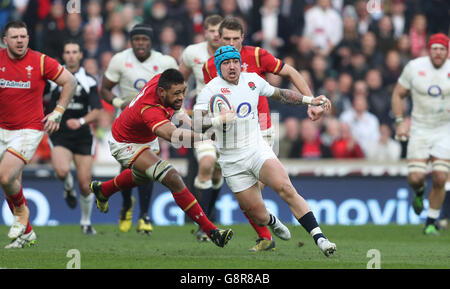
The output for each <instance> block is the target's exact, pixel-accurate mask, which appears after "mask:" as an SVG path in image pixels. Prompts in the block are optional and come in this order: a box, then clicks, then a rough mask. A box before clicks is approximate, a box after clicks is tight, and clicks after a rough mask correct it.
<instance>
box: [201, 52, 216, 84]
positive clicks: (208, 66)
mask: <svg viewBox="0 0 450 289" xmlns="http://www.w3.org/2000/svg"><path fill="white" fill-rule="evenodd" d="M202 71H203V79H204V80H205V84H207V83H208V82H210V81H211V80H212V79H213V78H214V77H216V75H217V71H216V66H215V64H214V57H211V58H210V59H208V61H206V62H205V64H204V65H203V68H202Z"/></svg>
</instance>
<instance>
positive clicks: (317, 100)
mask: <svg viewBox="0 0 450 289" xmlns="http://www.w3.org/2000/svg"><path fill="white" fill-rule="evenodd" d="M311 105H312V106H321V107H322V108H323V109H324V110H325V111H329V110H330V109H331V101H330V100H329V99H328V98H327V97H326V96H325V95H319V96H318V97H314V98H313V99H312V101H311Z"/></svg>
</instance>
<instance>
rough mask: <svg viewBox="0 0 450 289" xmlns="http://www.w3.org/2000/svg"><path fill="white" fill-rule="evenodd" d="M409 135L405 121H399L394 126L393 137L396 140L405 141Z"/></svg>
mask: <svg viewBox="0 0 450 289" xmlns="http://www.w3.org/2000/svg"><path fill="white" fill-rule="evenodd" d="M408 137H409V129H408V126H407V125H406V123H404V122H401V123H399V124H398V125H397V127H396V128H395V139H396V140H398V141H407V140H408Z"/></svg>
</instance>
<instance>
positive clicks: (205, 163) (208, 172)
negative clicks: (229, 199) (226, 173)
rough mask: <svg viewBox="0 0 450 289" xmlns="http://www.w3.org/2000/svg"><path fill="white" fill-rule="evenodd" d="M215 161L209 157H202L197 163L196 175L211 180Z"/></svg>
mask: <svg viewBox="0 0 450 289" xmlns="http://www.w3.org/2000/svg"><path fill="white" fill-rule="evenodd" d="M215 162H216V159H215V158H213V157H211V156H205V157H203V158H202V159H201V160H200V162H199V163H198V175H199V176H200V177H202V178H204V179H205V178H207V179H211V178H212V175H213V172H214V166H215Z"/></svg>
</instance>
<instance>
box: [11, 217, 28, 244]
mask: <svg viewBox="0 0 450 289" xmlns="http://www.w3.org/2000/svg"><path fill="white" fill-rule="evenodd" d="M26 228H27V226H26V225H24V224H22V223H21V222H20V221H19V216H14V222H13V224H12V226H11V228H10V229H9V232H8V238H10V239H17V238H18V237H19V236H20V235H22V234H23V233H24V232H25V229H26Z"/></svg>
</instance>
